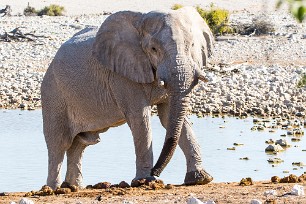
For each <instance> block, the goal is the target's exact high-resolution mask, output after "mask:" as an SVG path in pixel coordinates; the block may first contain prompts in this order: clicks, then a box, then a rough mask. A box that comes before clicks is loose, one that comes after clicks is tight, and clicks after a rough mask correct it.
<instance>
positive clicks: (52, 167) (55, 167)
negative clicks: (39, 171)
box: [47, 148, 65, 189]
mask: <svg viewBox="0 0 306 204" xmlns="http://www.w3.org/2000/svg"><path fill="white" fill-rule="evenodd" d="M64 155H65V150H64V149H56V150H55V149H53V148H48V157H49V160H48V178H47V185H48V186H50V187H51V188H52V189H56V188H57V187H59V186H60V184H61V175H60V171H61V168H62V163H63V160H64Z"/></svg>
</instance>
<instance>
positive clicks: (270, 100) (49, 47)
mask: <svg viewBox="0 0 306 204" xmlns="http://www.w3.org/2000/svg"><path fill="white" fill-rule="evenodd" d="M106 17H107V16H106V15H103V14H97V15H93V14H90V15H79V16H63V17H49V16H43V17H24V16H12V17H1V18H0V25H4V26H3V27H2V26H1V27H0V34H3V33H4V32H5V31H6V32H8V31H12V30H13V29H15V28H17V27H19V28H20V30H21V31H22V32H23V33H33V34H35V35H39V36H44V37H39V38H35V41H32V42H31V41H24V42H15V41H14V42H13V41H12V42H3V41H1V42H0V108H9V109H12V108H22V109H29V110H32V109H35V108H39V107H41V103H40V84H41V82H42V78H43V76H44V73H45V71H46V69H47V68H48V65H49V63H50V62H51V60H52V58H53V57H54V55H55V53H56V51H57V50H58V48H59V47H60V45H61V44H62V43H63V42H65V41H66V40H67V39H69V38H70V37H71V36H72V35H73V34H74V33H76V32H78V31H79V30H81V29H83V28H85V27H87V26H99V25H101V23H102V22H103V20H104V19H105V18H106ZM259 17H260V18H264V19H267V21H269V23H270V24H273V25H274V31H273V32H270V33H268V34H267V35H264V36H255V35H250V36H241V35H226V36H217V38H216V43H215V48H214V54H213V56H212V58H211V60H210V64H209V66H208V67H207V68H205V69H204V70H205V73H206V75H207V78H208V79H209V82H208V83H202V82H201V83H200V85H198V86H197V87H196V88H195V90H194V92H193V93H194V94H193V97H192V104H191V107H192V111H193V113H196V114H198V115H199V116H201V115H204V114H233V115H236V116H247V115H249V114H257V115H262V116H269V115H270V116H271V115H285V116H286V115H287V116H288V115H299V116H301V117H305V114H306V87H305V86H304V87H300V88H298V87H297V83H298V81H299V80H300V78H301V77H302V76H303V75H304V74H306V39H305V36H306V26H305V23H304V24H298V23H296V22H295V20H294V19H293V18H292V17H291V16H289V15H288V14H286V13H285V12H283V11H281V12H270V13H269V15H267V14H263V13H257V14H252V13H250V12H248V11H240V12H238V13H233V14H232V15H231V23H232V24H245V23H250V22H252V20H253V19H254V18H259Z"/></svg>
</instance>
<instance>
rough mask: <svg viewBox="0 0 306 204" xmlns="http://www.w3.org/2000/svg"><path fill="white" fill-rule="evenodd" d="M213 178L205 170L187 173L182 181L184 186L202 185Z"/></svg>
mask: <svg viewBox="0 0 306 204" xmlns="http://www.w3.org/2000/svg"><path fill="white" fill-rule="evenodd" d="M213 179H214V178H213V177H212V176H211V175H209V174H208V173H207V172H206V171H205V170H200V171H191V172H187V173H186V176H185V180H184V184H185V185H204V184H208V183H209V182H211V181H212V180H213Z"/></svg>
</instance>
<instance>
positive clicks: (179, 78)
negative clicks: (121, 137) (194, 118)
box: [41, 7, 214, 188]
mask: <svg viewBox="0 0 306 204" xmlns="http://www.w3.org/2000/svg"><path fill="white" fill-rule="evenodd" d="M213 43H214V36H213V34H212V32H211V31H210V29H209V27H208V25H207V24H206V22H205V21H204V20H203V19H202V18H201V16H200V15H199V14H198V12H197V11H196V10H195V9H194V8H192V7H184V8H181V9H179V10H170V11H151V12H148V13H141V12H134V11H119V12H116V13H114V14H112V15H110V16H109V17H107V18H106V19H105V21H104V22H103V23H102V25H101V26H100V28H99V27H88V28H85V29H83V30H81V31H79V32H78V33H76V34H75V35H74V36H73V37H72V38H71V39H69V40H68V41H66V42H65V43H64V44H63V45H62V46H61V47H60V48H59V50H58V51H57V53H56V55H55V57H54V59H53V60H52V62H51V63H50V65H49V67H48V69H47V71H46V73H45V76H44V78H43V81H42V85H41V101H42V115H43V133H44V136H45V141H46V145H47V149H48V178H47V185H48V186H50V187H51V188H57V187H59V186H60V185H61V178H60V171H61V166H62V162H63V160H64V155H65V154H66V156H67V172H66V176H65V180H64V182H67V183H68V184H70V185H76V186H80V187H82V185H83V183H82V179H83V176H82V155H83V152H84V150H85V148H86V147H88V146H89V145H94V144H97V143H98V142H100V137H99V134H100V133H103V132H105V131H107V130H108V129H109V128H111V127H117V126H119V125H122V124H124V123H127V124H128V126H129V128H130V129H131V132H132V135H133V141H134V146H135V155H136V162H135V163H136V175H135V178H133V180H137V179H142V178H155V179H156V177H159V176H160V174H161V172H162V171H163V169H164V168H165V167H166V165H167V164H168V163H169V161H170V159H171V157H172V155H173V154H174V151H175V149H176V147H177V145H179V147H180V148H181V149H182V151H183V153H184V155H185V157H186V165H187V172H186V175H185V180H184V184H186V185H196V184H207V183H209V182H211V181H212V180H213V177H212V176H211V175H210V174H208V173H207V172H206V171H205V170H204V168H203V167H202V158H201V153H200V147H199V144H198V143H197V141H196V137H195V134H194V132H193V130H192V128H191V123H190V122H189V121H188V118H187V116H188V111H189V109H190V98H191V94H192V90H193V88H194V87H195V86H196V85H197V84H198V82H199V80H202V81H205V74H204V73H203V72H202V70H201V69H202V68H203V67H205V66H207V60H208V58H209V57H210V55H211V53H212V49H213ZM153 105H156V107H157V112H158V117H159V119H160V122H161V124H162V126H163V127H164V128H165V129H166V136H165V142H164V145H163V148H162V150H161V153H160V156H159V158H158V160H157V162H156V164H155V165H154V166H153V162H154V160H153V152H152V130H151V129H152V128H151V124H150V123H151V112H152V106H153ZM133 180H132V181H133Z"/></svg>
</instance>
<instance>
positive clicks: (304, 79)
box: [297, 74, 306, 87]
mask: <svg viewBox="0 0 306 204" xmlns="http://www.w3.org/2000/svg"><path fill="white" fill-rule="evenodd" d="M297 86H298V87H303V86H306V74H304V75H303V76H302V78H301V79H300V81H299V82H298V84H297Z"/></svg>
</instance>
